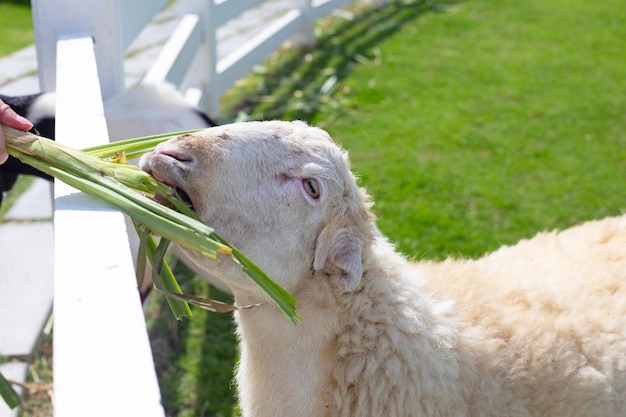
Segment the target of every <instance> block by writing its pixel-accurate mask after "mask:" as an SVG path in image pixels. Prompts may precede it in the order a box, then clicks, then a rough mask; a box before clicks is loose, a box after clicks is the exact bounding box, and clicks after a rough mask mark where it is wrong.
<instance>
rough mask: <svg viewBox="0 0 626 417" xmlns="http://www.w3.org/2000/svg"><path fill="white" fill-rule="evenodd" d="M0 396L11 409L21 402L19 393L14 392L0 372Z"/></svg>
mask: <svg viewBox="0 0 626 417" xmlns="http://www.w3.org/2000/svg"><path fill="white" fill-rule="evenodd" d="M0 397H2V399H3V400H4V402H5V403H6V404H7V405H8V406H9V408H11V409H13V408H15V407H17V406H19V405H20V404H21V403H22V399H21V398H20V396H19V394H18V393H17V392H15V390H14V389H13V387H12V386H11V384H9V381H7V380H6V379H5V378H4V376H3V375H2V373H0Z"/></svg>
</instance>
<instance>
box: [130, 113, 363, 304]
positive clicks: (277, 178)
mask: <svg viewBox="0 0 626 417" xmlns="http://www.w3.org/2000/svg"><path fill="white" fill-rule="evenodd" d="M140 166H141V167H142V168H143V169H144V170H146V171H147V172H149V173H151V174H152V175H154V176H155V177H157V178H159V179H161V180H163V181H165V182H167V183H169V184H170V185H173V186H175V187H178V188H179V189H181V190H183V191H184V192H185V193H186V194H187V195H188V196H189V199H190V201H191V203H192V204H193V207H194V210H195V211H196V213H197V214H198V216H199V217H200V218H201V219H202V221H204V222H205V223H207V224H208V225H210V226H211V227H213V228H214V229H215V230H216V231H217V233H218V234H220V235H221V236H223V237H224V238H225V239H226V240H228V241H229V242H230V243H232V244H233V245H235V246H236V247H237V248H239V249H240V250H241V251H243V252H244V253H245V254H246V255H247V256H249V257H250V258H251V259H252V260H253V261H254V262H256V263H257V264H258V265H259V266H260V267H261V268H262V269H264V270H265V271H266V272H267V273H268V274H269V275H270V276H272V277H273V278H274V279H275V280H276V281H277V282H278V283H279V284H281V285H282V286H283V287H284V288H285V289H286V290H287V291H290V292H292V293H293V292H295V291H297V290H298V289H299V288H300V287H301V286H303V285H306V282H307V281H309V279H312V278H313V277H315V279H329V280H330V281H331V282H332V283H334V284H335V285H336V288H337V289H338V290H339V291H350V290H353V289H355V288H356V287H357V286H358V284H359V282H360V279H361V275H362V251H363V248H364V245H366V244H367V241H368V240H369V239H371V236H372V230H373V216H372V215H371V214H370V211H369V203H368V198H367V196H366V194H365V193H364V192H363V191H362V190H361V189H359V188H358V186H357V185H356V181H355V178H354V176H353V175H352V173H351V171H350V168H349V164H348V159H347V154H346V153H345V152H343V151H342V150H341V149H340V148H339V147H338V146H337V145H335V144H334V143H333V141H332V139H331V138H330V136H329V135H328V134H327V133H326V132H324V131H323V130H321V129H318V128H314V127H310V126H308V125H306V124H305V123H303V122H280V121H270V122H247V123H235V124H230V125H223V126H218V127H213V128H209V129H206V130H204V131H202V132H198V133H195V134H191V135H182V136H179V137H177V138H174V139H172V140H170V141H168V142H165V143H162V144H161V145H159V146H158V148H157V149H156V150H155V151H154V152H152V153H150V154H146V155H145V156H144V157H143V158H142V160H141V163H140ZM189 255H190V256H191V257H192V259H194V261H195V262H196V263H198V264H199V265H200V266H201V267H203V268H205V269H206V270H207V271H209V272H210V273H212V274H214V275H216V276H217V277H219V278H221V279H222V280H223V281H224V282H225V283H226V284H227V285H228V286H229V287H230V288H231V290H232V291H233V293H234V294H235V295H236V296H237V295H238V294H239V295H241V294H245V295H247V296H248V298H250V296H252V298H255V297H263V294H262V293H260V292H259V291H258V289H257V288H256V286H255V285H254V284H253V283H252V282H251V281H250V280H249V279H248V278H247V277H245V276H244V274H243V273H242V272H241V271H240V270H239V269H238V267H236V266H234V265H232V263H230V262H220V263H215V262H213V261H211V260H207V259H204V258H202V257H200V256H199V255H194V254H189ZM307 278H308V279H307Z"/></svg>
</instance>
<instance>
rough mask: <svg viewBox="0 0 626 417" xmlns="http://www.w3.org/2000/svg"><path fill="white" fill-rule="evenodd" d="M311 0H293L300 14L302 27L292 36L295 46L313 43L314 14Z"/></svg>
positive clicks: (311, 44)
mask: <svg viewBox="0 0 626 417" xmlns="http://www.w3.org/2000/svg"><path fill="white" fill-rule="evenodd" d="M312 2H313V0H294V6H295V7H296V8H297V9H299V10H300V13H301V14H302V28H301V29H300V30H299V31H298V33H297V35H296V36H294V37H293V44H294V45H295V46H313V44H314V43H315V35H314V31H313V29H314V27H315V15H314V11H313V4H312Z"/></svg>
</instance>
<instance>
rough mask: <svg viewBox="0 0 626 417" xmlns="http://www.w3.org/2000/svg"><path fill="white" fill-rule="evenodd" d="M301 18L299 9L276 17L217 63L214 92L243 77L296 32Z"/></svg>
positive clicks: (223, 89)
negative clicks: (262, 29)
mask: <svg viewBox="0 0 626 417" xmlns="http://www.w3.org/2000/svg"><path fill="white" fill-rule="evenodd" d="M301 20H302V13H301V12H300V10H296V9H293V10H291V11H289V12H288V13H287V14H285V15H284V16H282V17H280V18H278V19H277V20H276V21H275V22H273V23H272V24H271V25H270V26H268V27H267V28H266V29H265V30H264V31H263V32H261V33H259V34H258V35H257V36H255V37H254V38H253V39H251V40H250V41H249V42H247V43H246V44H244V45H243V46H241V47H240V48H239V49H237V50H236V51H234V52H233V53H232V54H230V55H228V56H227V57H226V58H224V59H222V60H220V62H218V64H217V76H218V79H217V82H216V84H217V85H216V86H215V87H214V88H215V90H216V92H215V94H219V95H222V94H223V93H224V92H225V91H226V90H227V89H228V88H230V87H231V86H232V85H233V84H234V83H235V82H236V81H237V80H238V79H240V78H242V77H244V76H245V75H246V74H247V73H248V72H249V71H250V70H251V69H252V68H253V67H254V66H255V65H257V64H258V63H259V62H261V61H262V60H263V59H265V58H266V57H267V56H269V55H270V54H271V53H272V52H273V51H275V50H276V49H278V48H279V47H280V46H281V45H282V44H283V43H284V42H285V41H286V40H288V39H289V38H290V37H291V36H293V35H294V34H295V33H297V32H298V30H299V29H300V26H299V25H300V24H301Z"/></svg>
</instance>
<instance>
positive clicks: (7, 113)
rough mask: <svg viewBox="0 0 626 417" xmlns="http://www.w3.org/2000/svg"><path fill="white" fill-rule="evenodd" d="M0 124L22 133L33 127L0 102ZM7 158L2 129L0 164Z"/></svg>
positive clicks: (0, 136) (0, 131) (0, 133)
mask: <svg viewBox="0 0 626 417" xmlns="http://www.w3.org/2000/svg"><path fill="white" fill-rule="evenodd" d="M0 124H4V125H7V126H10V127H12V128H13V129H19V130H24V131H26V130H30V129H31V128H32V127H33V124H32V123H31V122H29V121H28V120H27V119H26V118H24V117H22V116H20V115H19V114H17V113H15V111H13V109H12V108H11V107H10V106H9V105H8V104H6V103H5V102H4V101H2V100H0ZM8 157H9V154H8V153H7V144H6V141H5V140H4V133H3V132H2V129H0V164H3V163H4V162H5V161H6V160H7V158H8Z"/></svg>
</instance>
